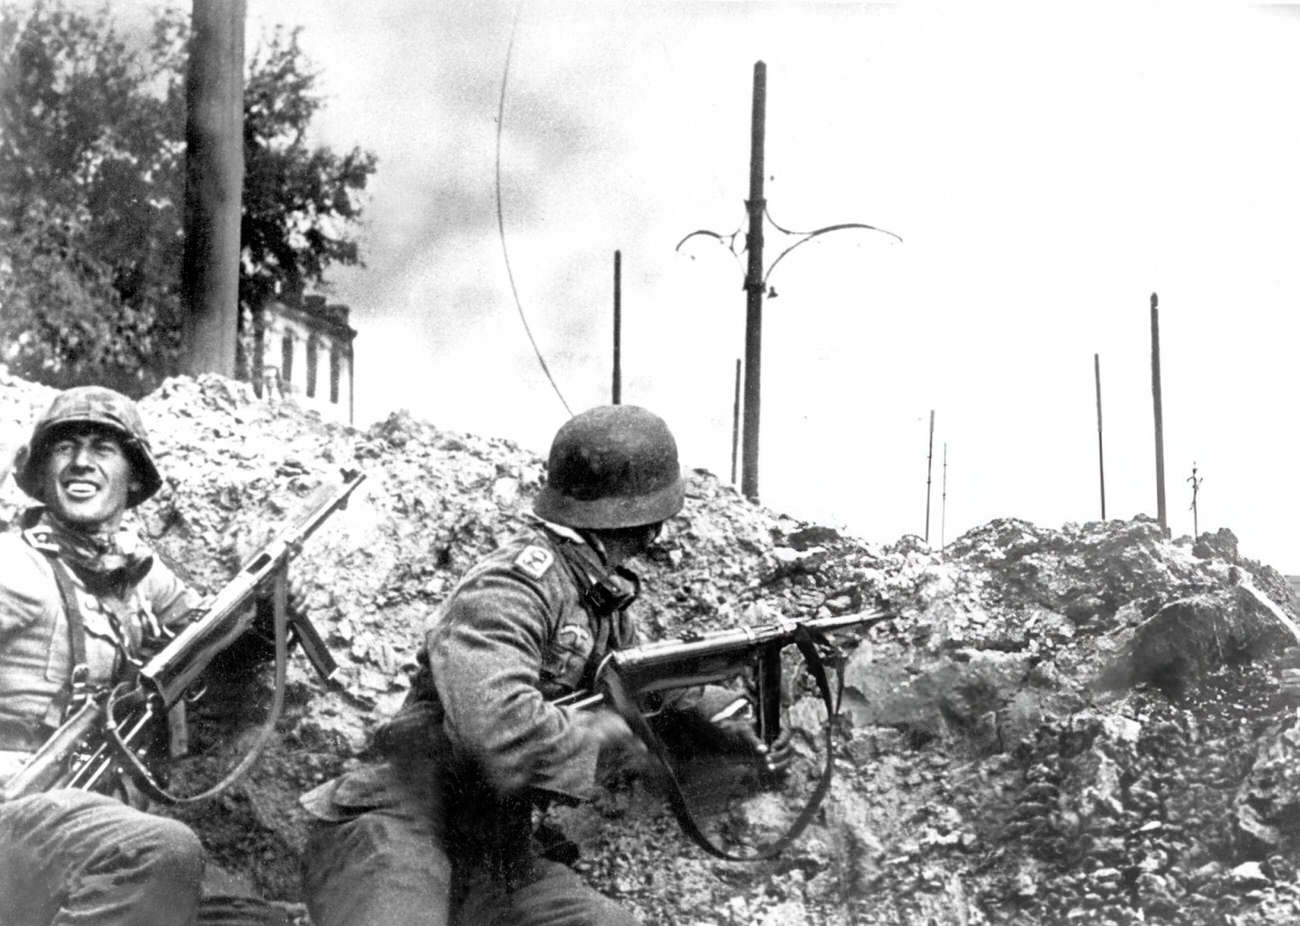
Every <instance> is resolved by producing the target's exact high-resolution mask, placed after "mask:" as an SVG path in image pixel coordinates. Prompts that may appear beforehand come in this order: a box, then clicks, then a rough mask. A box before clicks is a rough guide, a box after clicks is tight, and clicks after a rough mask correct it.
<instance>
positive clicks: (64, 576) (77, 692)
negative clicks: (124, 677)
mask: <svg viewBox="0 0 1300 926" xmlns="http://www.w3.org/2000/svg"><path fill="white" fill-rule="evenodd" d="M42 552H43V553H45V558H46V559H48V560H49V562H50V567H51V568H52V569H53V571H54V583H55V584H56V585H57V586H58V587H59V597H60V598H61V599H62V600H63V616H64V619H65V620H66V621H67V624H68V652H69V653H71V655H72V671H71V673H70V674H69V675H68V684H67V685H65V686H64V687H63V689H62V690H60V691H59V693H58V695H57V696H56V704H57V706H58V714H59V717H60V718H61V719H63V718H66V717H67V716H68V712H69V711H70V710H71V709H72V708H74V707H75V706H77V705H79V704H80V703H81V702H82V701H84V700H85V699H86V697H87V696H88V695H89V694H90V688H89V680H90V665H89V663H87V662H86V625H85V620H84V619H83V618H82V616H81V606H80V605H78V604H77V590H76V587H75V585H74V584H73V581H72V575H71V574H70V573H69V572H68V567H67V566H66V565H64V563H63V560H61V559H59V557H58V556H57V555H55V554H54V553H51V552H48V551H44V550H43V551H42Z"/></svg>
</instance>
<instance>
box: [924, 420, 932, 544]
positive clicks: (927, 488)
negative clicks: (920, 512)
mask: <svg viewBox="0 0 1300 926" xmlns="http://www.w3.org/2000/svg"><path fill="white" fill-rule="evenodd" d="M933 468H934V409H933V408H932V409H930V449H929V450H928V451H927V452H926V455H925V542H926V543H929V542H930V473H931V471H932V470H933Z"/></svg>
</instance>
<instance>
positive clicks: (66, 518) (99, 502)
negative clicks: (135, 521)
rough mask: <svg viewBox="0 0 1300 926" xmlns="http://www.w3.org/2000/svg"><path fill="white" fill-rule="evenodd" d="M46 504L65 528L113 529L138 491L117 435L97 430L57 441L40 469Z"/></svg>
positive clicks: (77, 431) (76, 431)
mask: <svg viewBox="0 0 1300 926" xmlns="http://www.w3.org/2000/svg"><path fill="white" fill-rule="evenodd" d="M42 476H43V478H42V481H41V488H42V490H43V491H42V500H43V501H44V502H45V504H46V505H47V506H48V507H49V509H50V511H51V512H52V513H53V514H54V516H55V517H57V518H58V519H59V520H61V521H63V522H64V523H65V524H69V525H72V526H74V527H80V528H83V529H86V530H97V529H102V528H115V527H117V525H118V524H119V523H120V522H121V520H122V512H124V511H125V510H126V502H127V497H128V495H129V494H130V493H131V492H133V491H136V490H138V489H139V488H140V483H139V481H138V480H137V479H136V478H135V475H134V473H133V471H132V468H131V460H130V458H129V457H127V455H126V451H125V450H124V449H123V447H122V442H121V440H119V439H118V437H117V435H116V434H114V433H113V432H112V431H110V430H108V429H106V428H98V427H94V426H93V425H86V426H82V427H72V428H69V429H68V430H66V431H62V432H60V433H59V434H57V435H55V436H54V439H53V441H52V442H51V443H50V445H49V450H48V451H47V452H46V455H45V464H44V467H43V469H42Z"/></svg>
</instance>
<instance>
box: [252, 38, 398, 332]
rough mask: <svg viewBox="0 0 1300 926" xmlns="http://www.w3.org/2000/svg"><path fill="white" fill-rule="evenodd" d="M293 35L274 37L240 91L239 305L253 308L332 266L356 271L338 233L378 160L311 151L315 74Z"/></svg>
mask: <svg viewBox="0 0 1300 926" xmlns="http://www.w3.org/2000/svg"><path fill="white" fill-rule="evenodd" d="M299 32H300V30H298V29H294V30H291V31H289V32H285V31H283V30H277V31H276V32H275V33H273V35H272V36H271V38H270V40H269V42H268V43H267V46H266V48H265V50H264V51H261V52H259V53H258V54H256V55H255V56H254V57H253V60H252V62H251V66H250V69H249V75H248V80H247V83H246V84H245V87H244V162H245V163H244V167H245V176H244V216H243V223H242V225H241V228H240V237H241V247H242V249H243V257H244V269H243V272H242V274H241V276H240V281H239V294H240V299H241V301H242V302H243V303H244V304H245V305H248V306H260V305H262V304H264V303H265V301H266V299H267V298H269V297H271V296H274V295H279V294H281V293H294V292H301V290H302V288H303V287H304V286H305V285H308V284H313V283H315V284H319V283H320V282H321V280H322V276H323V274H324V272H325V269H326V268H327V267H328V266H330V265H331V264H334V263H338V264H343V265H352V264H357V263H359V254H358V250H357V245H356V242H355V241H354V240H352V239H351V238H350V237H348V236H347V234H346V233H345V229H346V228H347V226H348V224H349V223H354V222H356V221H357V220H358V219H359V218H360V215H361V209H360V199H359V196H358V194H359V193H360V192H361V191H362V190H364V189H365V186H366V180H367V178H368V177H369V176H370V175H371V174H372V173H374V170H375V156H374V155H373V154H371V153H369V152H366V151H362V150H361V149H359V148H353V149H352V150H351V151H349V152H347V153H346V154H344V155H338V154H335V153H334V152H332V151H330V150H328V149H326V148H315V149H310V148H308V146H307V144H306V141H305V137H306V133H307V127H308V125H309V124H310V122H311V119H312V117H313V116H314V115H315V114H316V112H317V111H318V110H319V109H320V106H321V98H320V96H319V95H318V94H317V93H316V89H315V87H316V79H317V77H318V74H317V73H316V72H314V71H311V70H309V69H308V68H306V67H305V66H304V57H303V54H302V51H301V49H300V48H299V45H298V35H299Z"/></svg>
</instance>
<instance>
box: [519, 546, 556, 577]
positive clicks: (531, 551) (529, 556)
mask: <svg viewBox="0 0 1300 926" xmlns="http://www.w3.org/2000/svg"><path fill="white" fill-rule="evenodd" d="M554 563H555V554H554V553H552V552H551V551H550V550H548V549H546V548H545V547H539V546H536V545H533V544H529V545H528V546H526V547H524V548H523V549H522V550H520V551H519V555H518V556H516V557H515V567H516V568H517V569H518V570H519V571H520V572H522V573H523V574H524V575H526V576H531V577H532V578H534V579H540V578H541V577H542V576H544V575H546V571H547V570H548V569H550V568H551V566H552V565H553V564H554Z"/></svg>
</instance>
